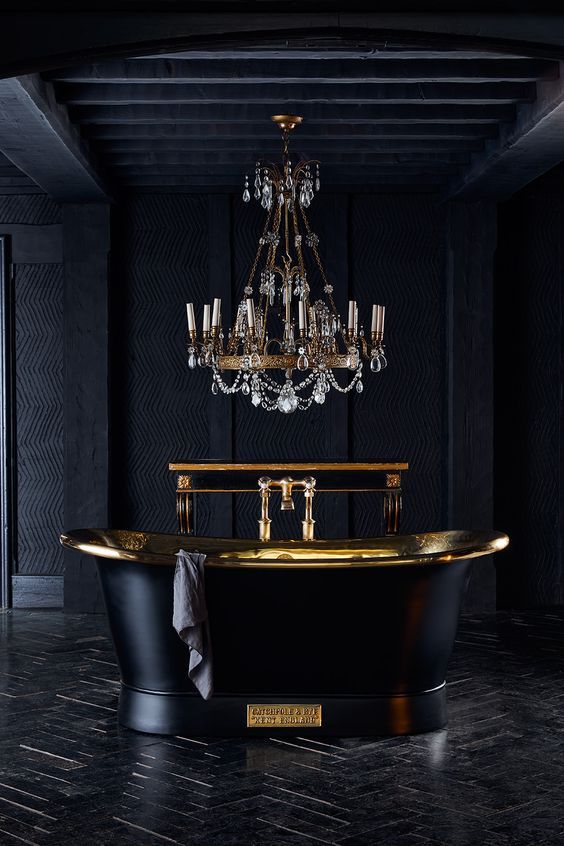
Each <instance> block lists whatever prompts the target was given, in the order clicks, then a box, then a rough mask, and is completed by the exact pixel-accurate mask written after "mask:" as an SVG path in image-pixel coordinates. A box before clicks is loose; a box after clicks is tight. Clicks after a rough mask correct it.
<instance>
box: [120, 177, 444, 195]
mask: <svg viewBox="0 0 564 846" xmlns="http://www.w3.org/2000/svg"><path fill="white" fill-rule="evenodd" d="M240 183H241V180H240V179H237V178H233V179H231V180H230V179H228V178H227V177H225V176H217V175H214V176H203V177H202V176H165V175H163V176H160V175H150V176H143V175H135V174H134V175H129V176H127V177H125V176H124V178H123V179H122V180H121V185H122V186H123V187H138V188H141V187H156V188H167V187H174V188H182V187H186V188H196V187H198V188H200V189H201V191H202V193H207V191H209V190H210V189H213V188H217V187H220V188H224V189H228V190H231V191H233V192H235V193H237V194H239V193H240V191H241V184H240ZM355 184H358V185H361V186H363V187H366V180H365V179H362V178H361V177H359V179H358V181H357V183H355V181H354V180H353V179H351V178H350V177H349V176H348V174H345V175H344V176H342V177H335V178H334V179H332V180H331V183H330V187H331V188H333V187H337V186H339V185H344V186H352V185H355ZM444 184H445V179H444V177H443V176H441V175H436V174H423V175H419V176H417V177H415V176H413V175H411V174H407V173H398V174H395V175H394V174H386V175H381V176H378V177H377V178H375V179H374V182H373V183H372V184H371V186H370V187H371V189H372V188H373V187H374V186H376V185H412V186H413V185H435V186H440V185H444Z"/></svg>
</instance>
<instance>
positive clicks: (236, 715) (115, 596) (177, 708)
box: [97, 558, 472, 736]
mask: <svg viewBox="0 0 564 846" xmlns="http://www.w3.org/2000/svg"><path fill="white" fill-rule="evenodd" d="M97 560H98V568H99V574H100V579H101V583H102V587H103V591H104V597H105V602H106V607H107V612H108V619H109V623H110V628H111V632H112V637H113V640H114V645H115V649H116V654H117V658H118V662H119V666H120V670H121V677H122V691H121V695H120V704H119V721H120V723H122V724H123V725H124V726H127V727H129V728H132V729H136V730H137V731H142V732H150V733H156V734H188V735H191V736H193V735H210V736H213V735H223V736H228V735H235V736H237V735H244V734H252V735H254V736H257V735H260V734H264V733H265V732H266V733H267V734H269V735H271V734H272V733H273V730H272V728H270V727H268V726H265V727H262V726H261V727H252V728H248V727H247V705H249V704H253V703H261V704H264V705H269V704H290V703H291V704H295V703H298V704H299V703H308V704H320V705H321V706H322V714H323V719H322V725H321V726H319V727H313V726H308V727H307V728H304V729H302V730H303V731H307V733H308V735H310V734H311V735H335V736H336V735H339V736H358V735H398V734H411V733H418V732H425V731H432V730H435V729H438V728H441V727H443V726H444V725H445V724H446V694H445V683H444V682H445V673H446V668H447V662H448V659H449V656H450V653H451V650H452V647H453V644H454V638H455V634H456V627H457V622H458V615H459V610H460V604H461V600H462V596H463V593H464V588H465V584H466V580H467V576H468V572H469V567H470V566H471V564H472V562H471V561H470V560H468V559H462V560H455V561H451V562H449V563H436V564H434V563H431V564H429V563H427V564H424V565H422V564H406V565H403V566H397V567H366V568H358V569H347V568H335V569H332V568H330V567H329V568H319V569H317V568H316V569H305V568H304V569H299V568H298V569H284V568H283V567H280V568H278V569H276V568H270V569H268V568H265V569H261V568H251V569H248V570H245V569H244V568H234V569H222V568H213V567H210V568H207V569H206V593H207V601H208V610H209V615H210V624H211V633H212V645H213V660H214V681H215V694H214V696H213V698H212V699H210V700H209V701H207V702H206V701H204V700H202V699H201V698H200V696H199V695H198V694H197V692H196V691H195V688H194V687H193V685H192V683H191V682H190V681H189V679H188V676H187V660H188V651H187V647H186V646H185V645H184V644H183V642H182V641H181V640H180V639H179V637H178V635H177V634H176V632H175V630H174V629H173V627H172V602H173V576H174V566H173V565H170V566H162V565H153V564H147V563H139V562H136V561H124V560H111V559H106V558H98V559H97ZM281 731H286V732H287V729H282V730H281Z"/></svg>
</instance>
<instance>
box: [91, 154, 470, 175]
mask: <svg viewBox="0 0 564 846" xmlns="http://www.w3.org/2000/svg"><path fill="white" fill-rule="evenodd" d="M277 158H278V157H277ZM294 158H296V156H294ZM300 158H301V156H300ZM469 160H470V156H469V154H468V153H466V152H464V151H462V152H446V151H442V152H423V151H417V152H412V153H393V152H379V153H365V152H356V151H355V152H348V153H326V154H325V155H324V157H323V160H322V162H321V165H322V169H323V166H334V165H345V166H347V167H349V166H351V165H352V166H361V165H371V164H401V163H406V164H409V163H416V162H437V163H440V164H467V163H468V162H469ZM106 161H107V162H108V164H109V165H110V166H123V165H143V166H147V167H150V166H152V165H157V166H160V165H236V166H237V167H240V168H241V169H243V168H247V169H250V170H254V166H255V161H256V156H253V155H252V154H250V153H249V154H247V155H245V153H242V152H241V151H240V150H233V151H232V152H218V151H213V152H209V151H206V150H201V151H199V152H195V151H192V152H188V153H185V152H173V153H171V152H158V153H151V152H149V153H142V152H141V153H120V152H115V151H111V150H108V151H106ZM263 161H264V158H263ZM296 161H297V158H296Z"/></svg>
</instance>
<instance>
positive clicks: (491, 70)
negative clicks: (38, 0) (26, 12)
mask: <svg viewBox="0 0 564 846" xmlns="http://www.w3.org/2000/svg"><path fill="white" fill-rule="evenodd" d="M328 55H330V54H328V53H325V58H320V57H319V54H317V56H316V57H315V58H311V59H307V58H306V59H296V60H294V61H292V62H289V61H288V60H287V59H267V60H266V61H265V58H264V57H262V58H261V57H259V58H256V59H243V60H242V59H240V58H234V59H222V58H221V54H219V58H217V59H216V60H208V59H206V60H205V61H201V60H193V59H178V58H168V59H161V58H151V59H119V60H109V61H107V62H99V63H95V64H92V65H81V66H79V67H76V68H70V69H68V70H64V71H55V72H53V73H51V74H49V75H48V78H49V79H53V80H60V81H64V82H77V83H95V84H97V85H101V84H103V83H110V82H112V83H125V82H127V83H147V82H150V81H158V82H159V83H161V84H166V83H167V82H168V83H173V84H175V85H176V84H178V83H182V82H191V83H204V82H205V83H218V84H222V85H236V84H241V85H247V86H248V85H250V84H253V85H256V84H257V83H291V84H293V85H299V84H302V85H313V84H323V83H326V82H331V83H334V84H335V85H339V86H343V87H348V85H349V84H350V83H352V82H355V83H356V82H379V83H393V82H401V83H414V84H419V83H428V82H431V83H432V82H445V81H446V82H450V83H452V82H460V83H462V82H470V81H474V82H479V83H487V82H492V81H496V82H534V81H535V80H537V79H538V78H539V77H542V76H544V75H547V74H553V75H556V73H557V69H556V67H555V65H556V63H554V62H549V61H545V60H542V59H541V60H539V59H511V58H509V59H508V58H504V59H489V58H487V54H485V55H484V56H483V57H482V58H480V59H465V60H462V59H460V58H457V57H456V55H454V56H453V54H452V53H451V54H450V55H449V54H448V53H445V54H444V56H442V57H440V58H433V59H422V60H421V59H417V58H415V57H414V56H413V55H412V56H411V57H410V58H409V59H404V58H400V59H397V58H395V57H394V55H393V54H392V55H390V56H389V57H387V58H380V56H379V57H378V58H377V59H373V58H366V57H365V56H361V57H358V56H357V58H355V59H345V60H343V59H333V58H327V56H328Z"/></svg>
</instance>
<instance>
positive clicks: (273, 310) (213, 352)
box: [186, 115, 387, 414]
mask: <svg viewBox="0 0 564 846" xmlns="http://www.w3.org/2000/svg"><path fill="white" fill-rule="evenodd" d="M272 120H273V121H274V122H275V123H276V124H277V125H278V126H279V127H280V129H281V131H282V166H281V167H279V166H278V165H275V164H270V163H268V164H262V163H260V162H257V165H256V170H255V178H254V183H253V193H254V197H255V199H256V200H258V201H259V202H260V204H261V206H262V207H263V208H264V209H265V211H266V222H265V224H264V229H263V232H262V235H261V237H260V239H259V244H258V249H257V252H256V256H255V260H254V263H253V266H252V268H251V272H250V274H249V278H248V281H247V285H246V287H245V290H244V297H243V299H242V300H241V302H240V303H239V305H238V308H237V312H236V315H235V319H234V321H233V324H232V326H231V328H230V329H229V330H228V332H227V337H226V336H225V333H224V331H223V328H222V316H221V300H220V299H217V298H216V299H215V300H214V302H213V309H212V307H211V306H210V305H204V313H203V322H202V333H201V335H200V336H198V332H197V329H196V318H195V313H194V304H193V303H188V304H187V306H186V310H187V316H188V366H189V367H190V368H191V369H193V368H195V367H196V366H197V365H200V366H202V367H209V368H211V371H212V385H211V390H212V393H214V394H219V393H220V392H222V393H224V394H234V393H236V392H237V391H241V393H243V394H244V395H247V396H250V398H251V402H252V403H253V405H254V406H256V407H259V406H260V407H262V408H264V409H266V410H267V411H281V412H283V413H284V414H291V413H292V412H294V411H296V409H299V410H300V411H304V410H305V409H307V408H310V406H311V405H312V403H313V402H314V401H315V402H316V403H319V404H323V403H324V402H325V397H326V394H327V393H328V391H330V389H331V388H333V389H334V390H336V391H339V392H340V393H343V394H346V393H349V391H352V390H353V389H356V391H358V393H361V392H362V390H363V383H362V369H363V361H366V362H370V370H371V371H372V372H374V373H377V372H378V371H380V370H383V368H385V367H386V364H387V362H386V357H385V355H384V344H383V339H384V315H385V307H384V306H381V305H373V306H372V321H371V331H370V342H368V340H367V338H366V336H365V332H364V328H363V326H362V325H359V322H358V307H357V304H356V301H355V300H349V307H348V315H347V316H348V320H347V325H346V326H345V325H344V323H343V321H342V320H341V317H340V315H339V313H338V311H337V307H336V305H335V301H334V299H333V285H331V284H329V282H328V280H327V277H326V275H325V270H324V268H323V264H322V262H321V258H320V256H319V252H318V246H319V238H318V236H317V235H316V234H315V232H313V231H312V229H311V227H310V225H309V221H308V218H307V215H306V209H307V208H308V207H309V205H310V203H311V201H312V200H313V198H314V196H315V194H316V193H317V192H318V191H319V189H320V176H319V162H318V161H315V160H311V161H302V162H299V164H297V165H294V166H293V165H292V162H291V161H290V155H289V151H288V144H289V136H290V132H291V130H292V129H294V128H295V127H296V126H298V124H300V123H301V122H302V118H301V117H298V116H297V115H274V116H273V118H272ZM250 192H251V189H250V188H249V177H248V175H247V176H245V182H244V189H243V200H244V201H245V202H246V203H248V202H250V200H251V193H250ZM307 253H309V254H310V256H311V258H312V259H313V261H310V264H311V265H312V269H313V271H314V273H315V274H316V275H317V276H318V284H319V287H320V289H321V290H320V293H319V296H318V298H317V299H314V296H313V294H312V291H311V288H310V283H309V277H308V270H307V269H306V262H305V259H304V255H306V254H307ZM229 370H232V371H235V372H236V375H235V378H234V379H233V381H232V383H231V384H228V383H227V382H226V381H225V380H224V377H223V374H224V373H225V371H229ZM335 370H345V371H348V372H349V373H352V376H351V377H350V378H349V381H348V384H346V385H345V386H342V385H340V384H339V382H338V381H337V379H336V377H335V374H334V371H335ZM273 371H274V373H276V371H279V373H280V375H281V380H279V379H276V378H274V377H273V375H271V373H272V372H273Z"/></svg>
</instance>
